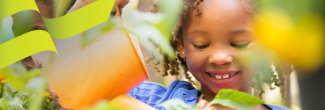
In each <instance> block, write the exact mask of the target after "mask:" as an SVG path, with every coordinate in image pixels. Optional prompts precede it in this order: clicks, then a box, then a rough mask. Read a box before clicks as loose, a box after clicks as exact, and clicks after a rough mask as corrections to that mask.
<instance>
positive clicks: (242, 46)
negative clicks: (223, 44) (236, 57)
mask: <svg viewBox="0 0 325 110" xmlns="http://www.w3.org/2000/svg"><path fill="white" fill-rule="evenodd" d="M249 43H251V42H248V43H246V44H243V45H236V44H231V46H234V47H236V48H245V47H247V45H248V44H249Z"/></svg>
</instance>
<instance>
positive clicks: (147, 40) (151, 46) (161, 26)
mask: <svg viewBox="0 0 325 110" xmlns="http://www.w3.org/2000/svg"><path fill="white" fill-rule="evenodd" d="M183 4H184V2H183V1H182V0H176V1H173V0H159V6H160V10H161V11H160V12H158V13H149V12H139V11H135V10H129V12H127V13H128V18H129V20H130V21H131V22H132V29H130V33H131V34H133V35H135V36H136V37H137V39H138V40H139V41H140V43H141V44H142V45H143V46H144V47H146V48H147V49H148V50H149V51H151V52H152V53H153V56H154V57H155V58H156V59H157V60H158V61H160V55H161V54H160V52H159V50H160V51H161V52H162V53H163V54H166V55H167V56H168V57H169V59H175V53H174V50H173V48H172V46H171V45H170V42H169V41H170V40H171V38H172V34H171V32H172V31H174V30H173V29H174V28H176V27H175V26H176V24H177V23H178V19H179V17H180V15H181V9H182V7H183V6H182V5H183ZM156 45H157V46H158V47H159V50H158V49H157V46H156Z"/></svg>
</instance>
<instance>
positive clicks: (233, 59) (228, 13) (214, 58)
mask: <svg viewBox="0 0 325 110" xmlns="http://www.w3.org/2000/svg"><path fill="white" fill-rule="evenodd" d="M185 4H186V6H185V8H184V11H183V14H182V17H181V22H180V26H179V28H178V29H177V31H176V32H175V34H174V37H173V40H172V41H171V44H172V46H173V47H174V49H175V50H176V53H177V60H175V61H169V60H168V58H167V57H165V58H164V59H165V60H164V62H163V63H162V64H163V66H164V67H165V70H164V74H163V76H166V75H168V74H171V75H179V67H178V66H179V65H181V66H182V67H183V68H182V69H183V71H184V72H183V74H185V76H186V78H187V79H189V81H190V82H192V83H194V82H193V81H192V80H191V77H190V76H189V73H188V72H190V73H191V74H192V75H193V76H194V77H195V78H196V79H197V80H198V81H199V82H200V84H201V90H196V89H195V88H194V87H193V86H192V84H191V83H189V82H186V81H179V80H176V81H174V82H173V83H172V84H171V85H170V86H169V87H168V88H166V87H164V86H162V85H159V84H156V83H151V82H143V83H141V84H140V85H139V86H138V87H136V88H135V89H133V90H132V91H131V92H129V93H128V95H129V96H131V97H134V98H136V99H138V100H140V101H142V102H144V103H146V104H148V105H150V106H152V107H154V108H157V109H164V108H163V107H158V105H159V104H161V103H162V102H164V101H167V100H169V99H174V98H178V99H182V100H184V101H185V103H186V104H188V105H190V106H191V107H192V108H193V107H194V106H195V104H196V103H197V102H198V100H199V96H200V95H201V94H203V100H206V101H208V102H209V101H211V100H212V99H213V98H214V97H215V95H216V94H218V92H219V90H221V89H233V90H239V91H243V92H246V93H249V94H251V93H252V91H251V89H252V88H251V87H253V88H254V91H255V92H258V93H259V96H261V95H262V93H263V92H264V90H263V88H262V83H259V82H262V81H263V83H265V84H268V85H272V84H274V85H276V86H278V87H280V89H281V92H282V94H283V95H284V90H285V86H284V84H285V80H284V79H285V78H284V77H285V75H287V74H288V73H290V71H278V75H275V74H274V73H273V72H271V67H270V64H269V65H268V68H266V69H263V70H264V71H265V70H269V71H270V73H268V74H265V75H261V74H259V73H258V72H259V71H260V68H262V67H261V66H260V65H262V64H259V63H256V62H255V61H254V60H257V58H256V56H257V55H256V52H258V51H260V50H259V48H258V47H259V46H258V42H257V41H256V40H255V36H254V27H253V10H254V7H253V5H252V4H253V2H251V1H248V0H204V1H203V0H185ZM277 69H280V68H277ZM271 87H272V86H271ZM213 107H214V108H216V109H218V110H224V109H231V108H228V107H224V106H221V105H217V104H216V105H213ZM254 109H258V110H260V109H263V110H264V109H265V110H286V109H287V108H285V107H279V106H273V105H268V104H263V105H259V106H257V107H255V108H254Z"/></svg>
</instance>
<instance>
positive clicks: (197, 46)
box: [193, 44, 209, 49]
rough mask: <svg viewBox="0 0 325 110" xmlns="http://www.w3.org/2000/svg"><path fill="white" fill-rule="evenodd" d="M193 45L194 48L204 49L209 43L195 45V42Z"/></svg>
mask: <svg viewBox="0 0 325 110" xmlns="http://www.w3.org/2000/svg"><path fill="white" fill-rule="evenodd" d="M193 46H194V47H195V48H197V49H204V48H206V47H208V46H209V44H207V45H195V44H193Z"/></svg>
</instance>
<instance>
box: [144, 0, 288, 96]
mask: <svg viewBox="0 0 325 110" xmlns="http://www.w3.org/2000/svg"><path fill="white" fill-rule="evenodd" d="M203 1H204V0H185V2H184V4H185V5H184V7H183V12H182V14H181V18H180V21H179V23H178V25H177V27H176V31H174V32H172V33H173V39H172V40H171V41H170V44H171V45H172V47H173V49H174V50H175V54H176V60H169V59H168V57H167V56H163V59H162V60H163V61H161V63H156V64H154V65H153V67H154V69H156V70H157V71H158V72H162V76H167V75H172V76H174V75H176V76H177V75H180V74H181V73H180V72H182V74H183V75H184V76H185V78H186V79H187V80H188V81H189V82H191V83H192V84H194V85H198V84H197V83H195V82H196V81H194V80H192V77H191V75H190V72H189V70H188V68H187V66H186V60H185V59H183V58H181V57H180V55H179V51H178V50H177V47H178V45H182V43H183V41H182V40H183V39H182V30H181V28H182V26H184V25H186V23H187V22H188V18H189V11H190V10H194V11H196V14H195V17H198V16H200V15H201V14H202V12H201V11H200V10H199V9H198V6H199V5H200V3H201V2H203ZM256 4H257V3H256V2H255V1H254V0H249V1H248V2H246V3H245V4H244V5H247V6H244V7H245V8H246V11H247V12H249V13H250V14H251V15H254V13H255V12H257V11H256V9H257V5H256ZM158 9H159V8H158V5H157V2H154V4H153V7H152V9H151V12H158V11H159V10H158ZM152 60H154V59H153V57H150V58H148V59H146V62H147V65H148V64H149V62H151V61H152ZM272 64H273V65H274V66H275V69H272V67H271V65H272ZM179 65H180V66H181V67H182V70H181V69H180V67H179ZM266 65H267V66H263V67H262V68H261V71H260V72H259V74H257V75H256V77H255V79H254V80H253V83H252V85H251V86H252V88H253V89H254V92H256V93H257V95H258V97H259V98H261V99H262V95H263V93H264V92H265V90H264V89H265V88H264V84H266V85H268V86H269V87H270V88H269V89H271V90H273V89H275V87H279V88H280V90H281V94H282V97H285V91H286V78H287V76H289V74H290V73H291V72H292V68H291V65H290V64H288V63H286V62H285V61H281V62H277V63H271V62H270V63H268V64H266ZM148 66H150V65H148Z"/></svg>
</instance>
